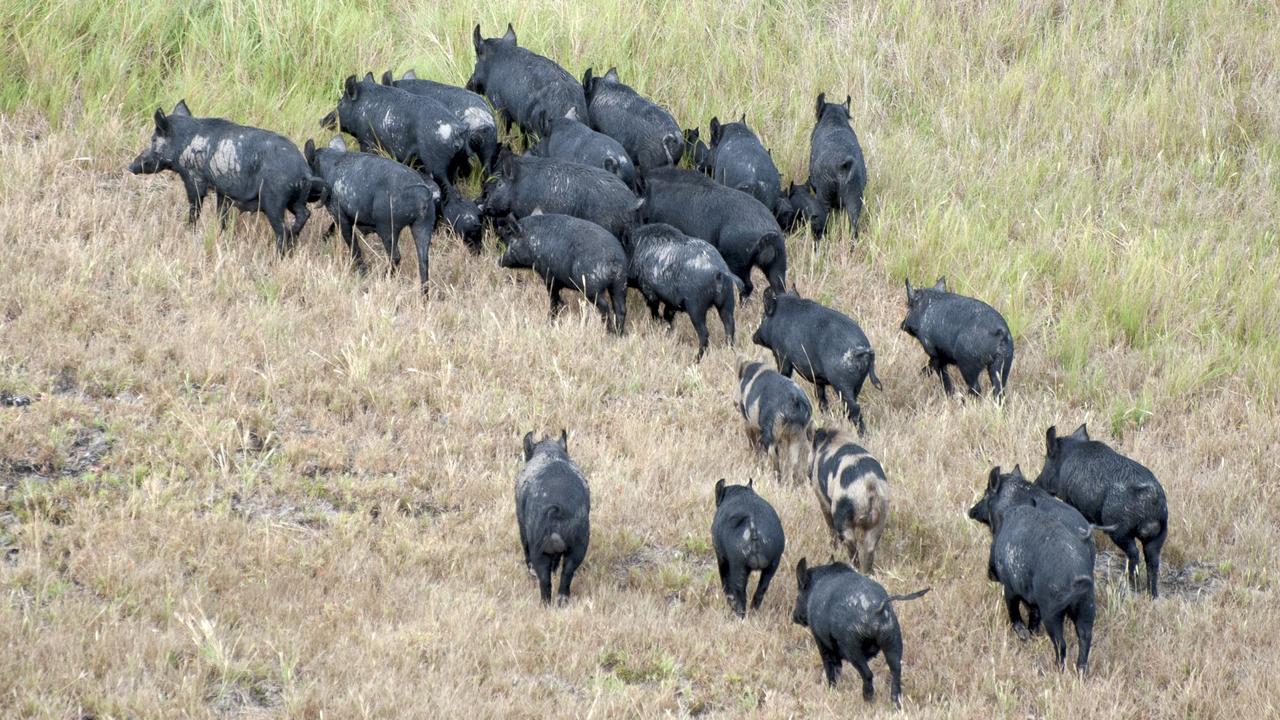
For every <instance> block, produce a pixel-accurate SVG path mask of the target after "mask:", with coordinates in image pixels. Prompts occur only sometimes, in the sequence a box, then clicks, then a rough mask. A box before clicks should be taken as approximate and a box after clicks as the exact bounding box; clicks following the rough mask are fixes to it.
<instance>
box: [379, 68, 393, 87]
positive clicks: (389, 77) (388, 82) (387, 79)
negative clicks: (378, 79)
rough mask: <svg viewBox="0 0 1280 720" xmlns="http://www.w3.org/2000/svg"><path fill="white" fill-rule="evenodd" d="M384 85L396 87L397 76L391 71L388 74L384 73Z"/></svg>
mask: <svg viewBox="0 0 1280 720" xmlns="http://www.w3.org/2000/svg"><path fill="white" fill-rule="evenodd" d="M382 84H383V85H395V84H396V76H395V75H392V74H391V71H390V70H388V71H386V72H384V73H382Z"/></svg>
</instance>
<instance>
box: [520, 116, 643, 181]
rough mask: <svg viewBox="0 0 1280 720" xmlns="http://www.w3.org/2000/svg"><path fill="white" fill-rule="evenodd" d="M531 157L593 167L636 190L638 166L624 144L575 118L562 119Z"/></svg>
mask: <svg viewBox="0 0 1280 720" xmlns="http://www.w3.org/2000/svg"><path fill="white" fill-rule="evenodd" d="M529 154H530V155H536V156H538V157H549V158H559V159H560V160H569V161H571V162H576V163H581V164H583V165H590V166H591V167H597V168H600V169H602V170H608V171H609V172H611V173H613V174H614V175H617V176H618V177H619V178H621V179H622V182H624V183H626V184H627V187H629V188H631V189H632V190H635V189H636V166H635V165H632V164H631V158H630V157H629V156H628V155H627V151H626V150H624V149H623V147H622V145H621V144H620V143H619V142H618V141H617V140H614V139H613V138H611V137H609V136H608V135H605V134H604V133H599V132H596V131H595V130H592V129H591V128H589V127H587V126H586V125H584V124H583V123H581V122H578V121H577V120H575V119H573V118H558V119H557V120H556V121H555V122H554V123H552V124H551V134H550V135H549V136H547V137H544V138H542V140H541V142H539V143H538V144H537V145H535V146H533V148H531V149H530V150H529Z"/></svg>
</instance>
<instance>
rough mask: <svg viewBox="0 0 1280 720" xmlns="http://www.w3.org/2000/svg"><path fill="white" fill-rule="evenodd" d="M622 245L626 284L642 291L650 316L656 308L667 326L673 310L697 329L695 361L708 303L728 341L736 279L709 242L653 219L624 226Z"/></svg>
mask: <svg viewBox="0 0 1280 720" xmlns="http://www.w3.org/2000/svg"><path fill="white" fill-rule="evenodd" d="M623 244H624V247H625V248H626V251H627V254H628V256H629V257H630V260H629V264H628V270H627V278H628V283H629V284H630V286H631V287H634V288H636V289H638V290H639V291H640V294H641V295H643V296H644V300H645V304H647V305H648V306H649V313H650V314H651V315H652V316H653V317H655V318H656V317H658V309H659V307H662V318H663V319H664V320H666V321H667V324H668V325H671V324H672V322H673V321H674V319H675V315H676V313H677V312H684V313H686V314H688V316H689V320H690V321H691V322H692V323H693V329H694V331H695V332H697V333H698V357H697V359H698V360H701V359H702V356H703V354H704V353H705V352H706V351H707V345H708V342H709V338H708V334H707V311H708V310H710V309H711V308H713V307H714V308H715V309H716V312H718V313H719V315H720V322H722V323H723V324H724V335H725V342H726V343H728V344H730V345H732V344H733V339H734V338H733V336H734V332H735V326H734V318H733V309H734V291H735V288H736V287H738V286H740V285H741V282H742V281H741V280H739V279H738V277H737V276H736V275H734V274H733V273H732V272H731V271H730V270H729V267H728V266H727V265H726V264H725V262H724V259H723V258H721V257H720V253H718V252H716V249H715V248H714V247H712V246H711V244H710V243H708V242H706V241H705V240H699V239H697V238H691V237H689V236H688V235H685V234H684V233H682V232H680V231H679V230H677V229H676V228H673V227H671V226H670V225H663V224H661V223H655V224H652V225H644V226H642V227H638V228H637V227H633V228H629V229H628V230H627V232H626V233H625V234H624V235H623Z"/></svg>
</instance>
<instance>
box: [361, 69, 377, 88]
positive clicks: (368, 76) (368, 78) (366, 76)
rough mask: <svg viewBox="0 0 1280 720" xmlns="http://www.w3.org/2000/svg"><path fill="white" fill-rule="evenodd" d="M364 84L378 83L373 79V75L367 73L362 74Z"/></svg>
mask: <svg viewBox="0 0 1280 720" xmlns="http://www.w3.org/2000/svg"><path fill="white" fill-rule="evenodd" d="M364 82H367V83H373V84H374V85H377V84H378V81H377V80H375V79H374V77H373V73H371V72H367V73H365V74H364Z"/></svg>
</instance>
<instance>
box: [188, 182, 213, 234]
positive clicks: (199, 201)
mask: <svg viewBox="0 0 1280 720" xmlns="http://www.w3.org/2000/svg"><path fill="white" fill-rule="evenodd" d="M182 188H183V189H184V190H186V191H187V224H189V225H195V224H196V221H198V220H199V219H200V206H201V205H203V204H204V196H205V193H207V192H209V188H208V187H207V186H206V185H205V184H204V183H202V182H200V181H199V180H197V179H196V178H194V177H191V176H190V175H187V174H185V173H184V174H183V175H182Z"/></svg>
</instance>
